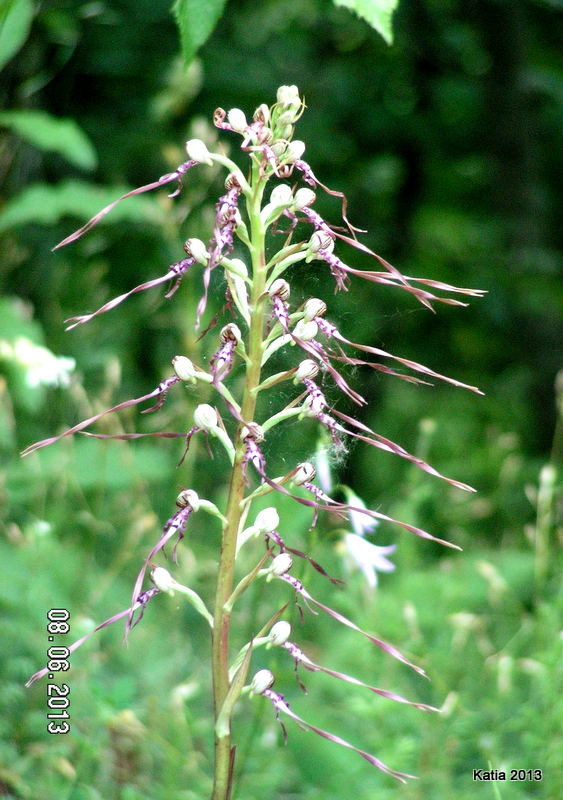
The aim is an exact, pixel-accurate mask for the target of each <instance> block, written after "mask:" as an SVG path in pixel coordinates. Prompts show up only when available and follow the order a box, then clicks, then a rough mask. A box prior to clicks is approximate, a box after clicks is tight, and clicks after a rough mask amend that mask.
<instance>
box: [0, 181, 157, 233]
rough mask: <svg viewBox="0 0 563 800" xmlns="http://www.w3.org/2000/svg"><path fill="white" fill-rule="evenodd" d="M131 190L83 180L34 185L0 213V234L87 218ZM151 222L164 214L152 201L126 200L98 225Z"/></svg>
mask: <svg viewBox="0 0 563 800" xmlns="http://www.w3.org/2000/svg"><path fill="white" fill-rule="evenodd" d="M129 188H130V187H123V186H112V187H107V186H96V185H94V184H91V183H86V182H84V181H77V180H68V181H61V182H60V183H58V184H56V185H55V186H49V185H48V184H45V183H35V184H32V185H31V186H28V187H27V188H26V189H24V190H23V191H21V192H20V193H19V194H17V195H16V196H15V197H13V198H12V199H11V200H10V201H9V202H8V203H6V205H5V206H4V208H3V209H2V211H1V212H0V231H4V230H7V229H8V228H14V227H17V226H19V225H28V224H30V223H34V224H38V225H54V224H55V223H57V222H59V220H60V219H62V218H63V217H78V218H79V219H84V220H87V219H90V217H93V216H94V214H96V213H97V212H98V211H99V210H100V209H101V208H104V206H107V205H109V203H111V202H112V201H113V200H115V199H116V198H118V197H119V196H120V195H122V194H124V193H125V192H127V191H129ZM123 220H131V221H133V222H139V221H141V222H150V223H152V224H154V225H160V224H161V223H162V221H163V211H162V209H161V208H160V206H159V205H158V202H157V201H156V200H155V199H152V198H148V197H129V198H128V199H127V200H125V201H124V202H123V203H120V204H119V205H117V206H116V207H115V208H114V209H113V210H112V212H111V214H110V215H109V216H108V217H107V218H106V217H104V218H103V219H102V220H101V222H100V224H101V225H103V224H105V223H107V222H112V223H113V222H122V221H123Z"/></svg>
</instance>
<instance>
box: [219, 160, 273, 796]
mask: <svg viewBox="0 0 563 800" xmlns="http://www.w3.org/2000/svg"><path fill="white" fill-rule="evenodd" d="M265 183H266V181H265V179H263V178H261V177H260V171H259V167H258V166H257V165H254V167H253V170H252V184H251V192H249V193H246V192H245V194H246V205H247V211H248V217H249V221H250V242H251V246H250V248H249V249H250V253H251V256H252V293H251V298H250V330H249V335H248V346H247V355H248V362H247V366H246V377H245V384H244V391H243V398H242V404H241V416H242V418H243V420H244V421H245V422H253V421H254V411H255V408H256V395H257V392H256V389H257V387H258V386H259V384H260V369H261V361H262V339H263V327H264V325H263V318H264V310H263V306H264V298H263V297H262V295H263V294H264V288H265V284H266V274H267V273H266V259H265V249H264V243H265V229H264V225H263V222H262V220H261V219H260V209H261V203H262V195H263V192H264V188H265ZM244 488H245V485H244V444H243V442H242V441H241V438H240V426H239V430H238V431H237V436H236V439H235V460H234V464H233V469H232V472H231V484H230V488H229V498H228V501H227V510H226V514H225V516H226V518H227V523H226V524H225V526H224V528H223V541H222V546H221V559H220V563H219V572H218V576H217V590H216V595H215V615H214V625H213V636H212V641H213V652H212V668H213V699H214V712H215V721H217V719H218V717H219V714H220V712H221V709H222V707H223V703H224V702H225V698H226V696H227V693H228V691H229V686H230V682H229V632H230V622H231V614H230V611H229V610H226V609H225V604H226V603H227V601H228V599H229V597H230V596H231V594H232V591H233V582H234V567H235V556H236V544H237V535H238V532H239V527H240V520H241V514H242V511H243V499H244ZM231 768H232V765H231V733H230V730H229V731H228V732H227V734H226V735H222V736H218V735H217V734H216V735H215V773H214V781H213V794H212V800H228V797H229V783H230V777H231V776H230V771H231Z"/></svg>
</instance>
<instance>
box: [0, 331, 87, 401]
mask: <svg viewBox="0 0 563 800" xmlns="http://www.w3.org/2000/svg"><path fill="white" fill-rule="evenodd" d="M0 358H6V359H7V360H9V361H12V362H14V363H15V364H17V366H19V367H20V368H21V369H22V370H23V371H24V374H25V382H26V383H27V385H28V386H29V387H30V388H32V389H35V388H36V387H37V386H60V387H66V386H68V385H69V383H70V374H71V372H73V370H74V368H75V366H76V361H75V360H74V358H67V357H66V356H56V355H55V354H54V353H52V352H51V351H50V350H48V349H47V348H46V347H42V346H41V345H38V344H35V343H34V342H32V341H31V340H30V339H26V338H25V337H24V336H20V337H19V338H18V339H16V340H15V341H13V342H8V341H6V340H5V339H2V340H0Z"/></svg>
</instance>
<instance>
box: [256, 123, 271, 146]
mask: <svg viewBox="0 0 563 800" xmlns="http://www.w3.org/2000/svg"><path fill="white" fill-rule="evenodd" d="M273 140H274V133H273V131H272V129H271V128H268V127H266V125H264V127H263V128H262V130H261V131H260V132H259V133H258V142H259V144H271V143H272V142H273Z"/></svg>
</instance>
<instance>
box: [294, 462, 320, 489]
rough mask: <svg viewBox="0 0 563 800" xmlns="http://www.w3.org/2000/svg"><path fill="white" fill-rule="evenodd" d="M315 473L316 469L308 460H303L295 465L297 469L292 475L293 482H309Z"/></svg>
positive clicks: (299, 483) (298, 484) (297, 484)
mask: <svg viewBox="0 0 563 800" xmlns="http://www.w3.org/2000/svg"><path fill="white" fill-rule="evenodd" d="M316 474H317V471H316V469H315V468H314V466H313V465H312V464H311V462H310V461H303V463H302V464H298V465H297V470H296V472H295V475H294V476H293V483H294V484H295V485H296V486H301V484H302V483H309V482H310V481H312V480H313V478H314V477H315V475H316Z"/></svg>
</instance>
